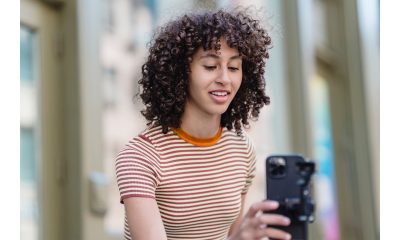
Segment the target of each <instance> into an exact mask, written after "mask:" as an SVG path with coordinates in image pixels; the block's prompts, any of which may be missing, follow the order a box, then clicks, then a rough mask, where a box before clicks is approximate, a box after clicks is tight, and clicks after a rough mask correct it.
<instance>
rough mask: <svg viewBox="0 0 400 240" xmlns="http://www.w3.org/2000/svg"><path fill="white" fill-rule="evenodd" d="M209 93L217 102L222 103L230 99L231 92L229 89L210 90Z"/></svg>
mask: <svg viewBox="0 0 400 240" xmlns="http://www.w3.org/2000/svg"><path fill="white" fill-rule="evenodd" d="M209 94H210V96H211V98H212V99H213V101H214V102H215V103H218V104H222V103H225V102H226V101H228V96H229V94H230V92H229V91H227V90H215V91H210V92H209Z"/></svg>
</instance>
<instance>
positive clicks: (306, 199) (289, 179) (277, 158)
mask: <svg viewBox="0 0 400 240" xmlns="http://www.w3.org/2000/svg"><path fill="white" fill-rule="evenodd" d="M314 171H315V164H314V163H313V162H311V161H306V160H305V159H304V157H302V156H301V155H274V156H269V157H268V158H267V159H266V180H267V184H266V187H267V191H266V193H267V199H268V200H274V201H277V202H279V208H278V209H277V210H275V211H272V212H269V213H277V214H280V215H284V216H286V217H288V218H290V221H291V224H290V225H289V226H273V227H274V228H278V229H281V230H283V231H285V232H288V233H290V234H291V235H292V239H293V240H306V239H307V230H308V228H307V227H308V223H309V222H312V221H313V220H314V216H313V212H314V203H313V201H312V199H311V191H310V180H311V175H312V174H313V173H314Z"/></svg>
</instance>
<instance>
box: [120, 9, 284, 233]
mask: <svg viewBox="0 0 400 240" xmlns="http://www.w3.org/2000/svg"><path fill="white" fill-rule="evenodd" d="M270 45H271V39H270V37H269V36H268V34H267V32H266V31H265V30H264V29H263V28H262V27H261V26H260V24H259V22H258V21H257V20H254V19H252V17H250V16H249V15H248V14H247V13H246V12H245V11H235V12H227V11H222V10H220V11H217V12H207V13H203V14H192V15H184V16H183V17H180V18H178V19H177V20H174V21H171V22H169V23H167V24H166V25H165V26H164V27H163V28H161V29H160V31H159V32H158V34H156V35H155V38H154V41H153V42H152V43H151V47H150V53H149V57H148V59H147V61H146V63H145V64H144V65H143V67H142V78H141V79H140V81H139V83H140V85H141V87H142V92H141V94H140V96H141V98H142V101H143V103H144V104H145V110H143V111H142V114H143V115H144V117H145V118H146V119H147V121H148V128H147V129H146V130H145V131H143V132H142V133H141V134H139V136H137V137H135V138H133V139H132V140H131V141H130V142H129V143H128V144H127V146H126V148H125V149H123V150H122V151H121V152H120V154H119V155H118V157H117V159H116V174H117V182H118V186H119V190H120V194H121V203H123V204H124V206H125V213H126V214H125V216H126V217H125V238H126V239H135V240H141V239H146V240H151V239H154V240H162V239H202V240H205V239H212V240H219V239H221V240H222V239H232V240H234V239H235V240H236V239H237V240H239V239H262V238H265V237H269V238H274V239H290V235H289V234H288V233H286V232H283V231H281V230H278V229H276V228H273V227H270V225H288V224H290V222H289V219H287V218H286V217H284V216H280V215H276V214H270V213H263V212H268V211H271V210H274V209H276V208H277V207H278V203H276V202H272V201H260V202H257V203H254V204H252V205H251V207H250V209H249V210H248V211H247V212H246V211H245V210H244V209H243V206H244V202H245V198H246V193H247V190H248V188H249V186H250V185H251V182H252V179H253V177H254V175H255V153H254V148H253V146H252V144H251V142H250V140H249V139H248V137H247V136H246V134H245V132H243V131H242V127H244V126H247V125H248V119H249V118H255V117H257V116H258V114H259V111H260V108H261V107H263V106H264V105H266V104H268V103H269V97H267V96H265V92H264V88H265V80H264V67H265V59H267V58H268V57H269V55H268V50H269V48H270Z"/></svg>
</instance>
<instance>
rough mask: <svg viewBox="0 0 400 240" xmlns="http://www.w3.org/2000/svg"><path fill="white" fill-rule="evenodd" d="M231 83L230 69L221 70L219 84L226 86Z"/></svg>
mask: <svg viewBox="0 0 400 240" xmlns="http://www.w3.org/2000/svg"><path fill="white" fill-rule="evenodd" d="M230 82H231V79H230V76H229V71H228V68H221V69H220V74H219V76H218V78H217V83H220V84H222V85H226V84H228V83H230Z"/></svg>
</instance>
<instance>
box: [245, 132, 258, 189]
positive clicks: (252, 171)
mask: <svg viewBox="0 0 400 240" xmlns="http://www.w3.org/2000/svg"><path fill="white" fill-rule="evenodd" d="M246 142H247V149H248V156H249V157H248V164H247V177H246V183H245V185H244V187H243V190H242V194H246V193H247V191H248V190H249V188H250V186H251V183H252V182H253V178H254V177H255V175H256V153H255V150H254V146H253V144H252V143H251V141H250V139H249V138H247V141H246Z"/></svg>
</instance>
